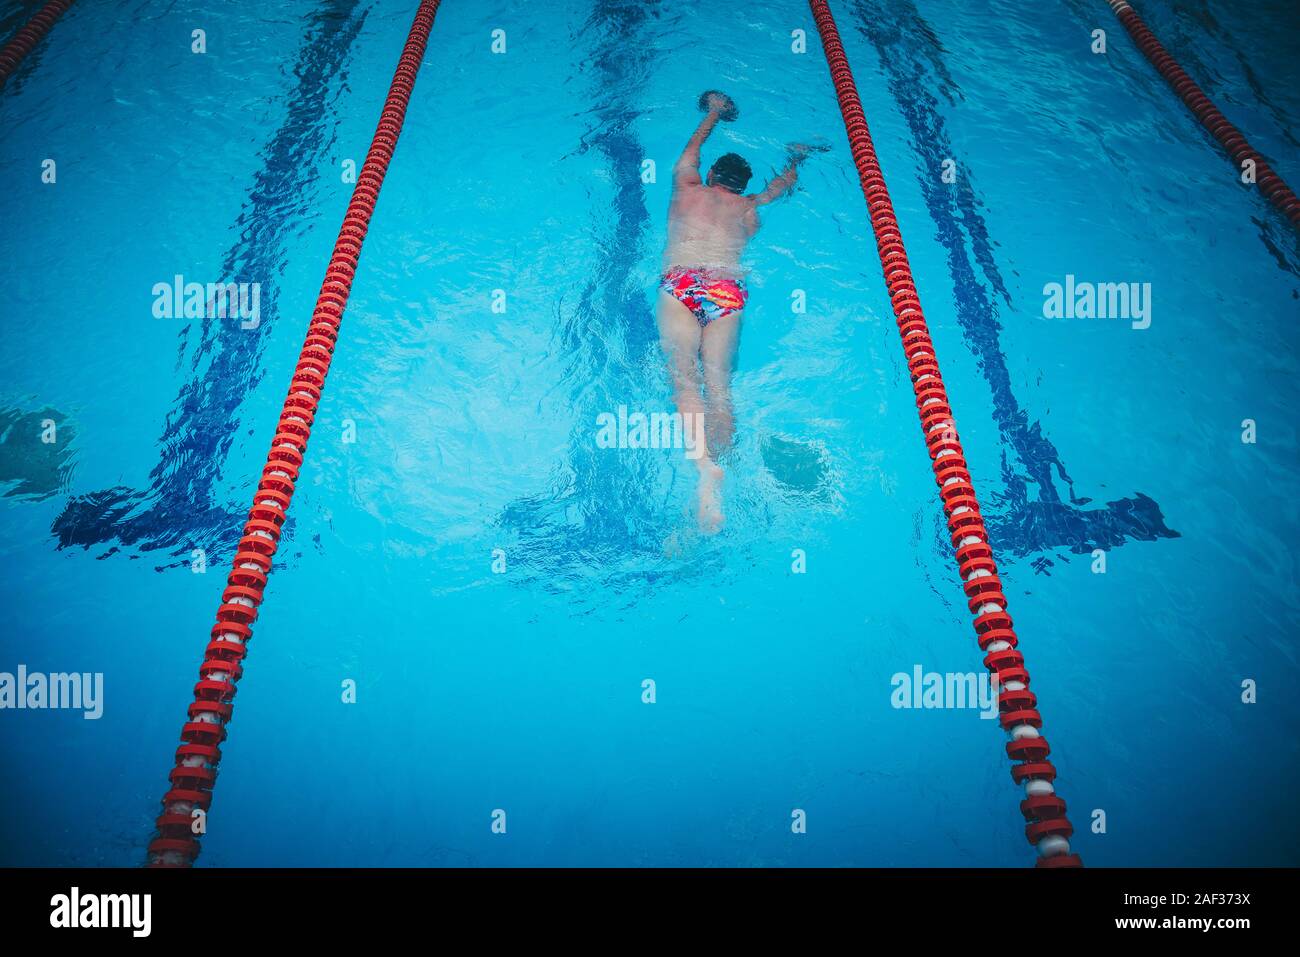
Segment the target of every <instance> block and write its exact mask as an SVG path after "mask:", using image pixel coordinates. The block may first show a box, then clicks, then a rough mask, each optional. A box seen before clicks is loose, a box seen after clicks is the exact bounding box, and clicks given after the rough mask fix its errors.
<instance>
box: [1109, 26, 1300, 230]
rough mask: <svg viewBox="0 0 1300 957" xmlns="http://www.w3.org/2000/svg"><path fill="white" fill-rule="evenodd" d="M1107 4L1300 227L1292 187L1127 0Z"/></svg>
mask: <svg viewBox="0 0 1300 957" xmlns="http://www.w3.org/2000/svg"><path fill="white" fill-rule="evenodd" d="M1106 2H1107V3H1108V4H1110V8H1111V9H1112V10H1114V11H1115V16H1117V17H1119V22H1120V23H1122V24H1124V29H1125V30H1127V31H1128V32H1129V36H1131V37H1132V38H1133V42H1134V43H1136V44H1137V45H1138V49H1139V50H1141V51H1142V52H1143V53H1144V54H1146V58H1147V59H1148V60H1150V61H1151V63H1152V64H1153V65H1154V66H1155V68H1156V69H1157V70H1158V71H1159V72H1160V75H1161V76H1163V77H1164V78H1165V82H1167V83H1168V84H1169V85H1170V86H1171V87H1172V88H1173V91H1174V92H1175V93H1177V94H1178V95H1179V97H1181V98H1182V101H1183V102H1184V103H1186V104H1187V108H1188V109H1189V110H1191V111H1192V114H1193V115H1194V116H1195V117H1196V118H1197V119H1198V120H1200V121H1201V125H1202V126H1204V127H1205V128H1206V129H1207V130H1209V131H1210V133H1212V134H1213V135H1214V138H1215V139H1216V140H1218V141H1219V143H1220V144H1222V146H1223V148H1224V149H1225V150H1227V151H1228V155H1229V156H1231V157H1232V158H1233V159H1234V160H1236V162H1237V167H1238V168H1239V169H1240V168H1241V165H1242V164H1243V163H1244V162H1245V161H1246V160H1254V161H1255V184H1256V185H1257V186H1258V187H1259V188H1260V190H1261V191H1262V192H1263V193H1264V195H1265V196H1267V197H1268V200H1269V202H1271V203H1272V204H1273V205H1274V206H1276V207H1277V208H1278V209H1280V210H1281V211H1282V213H1283V215H1285V216H1286V217H1287V219H1289V220H1291V222H1292V223H1294V224H1296V225H1297V226H1300V199H1297V198H1296V194H1295V193H1293V192H1291V187H1289V186H1287V184H1286V183H1285V182H1283V180H1282V177H1280V176H1278V175H1277V173H1275V172H1273V169H1272V167H1270V166H1269V165H1268V163H1266V162H1265V161H1264V157H1262V156H1260V155H1259V153H1258V152H1256V151H1255V149H1254V148H1253V147H1252V146H1251V145H1250V144H1249V143H1247V142H1246V137H1244V136H1242V135H1241V131H1240V130H1239V129H1237V128H1236V127H1235V126H1233V125H1232V124H1231V123H1229V122H1228V120H1227V118H1226V117H1224V115H1223V114H1222V113H1220V112H1219V110H1218V107H1216V106H1215V105H1214V104H1213V103H1212V102H1210V98H1209V97H1208V96H1206V95H1205V94H1204V93H1203V92H1202V91H1201V88H1200V87H1199V86H1197V85H1196V83H1195V82H1194V81H1193V80H1192V78H1191V77H1190V76H1188V75H1187V74H1186V73H1185V72H1183V68H1182V67H1180V66H1179V65H1178V61H1177V60H1175V59H1174V58H1173V57H1172V56H1170V55H1169V53H1168V52H1167V51H1166V50H1165V48H1164V47H1163V46H1161V45H1160V41H1159V40H1157V39H1156V37H1155V34H1153V33H1152V32H1151V31H1150V29H1148V28H1147V25H1146V23H1144V22H1143V20H1142V18H1141V17H1139V16H1138V15H1137V13H1136V12H1135V11H1134V10H1133V8H1132V7H1131V6H1129V5H1128V3H1127V2H1126V0H1106Z"/></svg>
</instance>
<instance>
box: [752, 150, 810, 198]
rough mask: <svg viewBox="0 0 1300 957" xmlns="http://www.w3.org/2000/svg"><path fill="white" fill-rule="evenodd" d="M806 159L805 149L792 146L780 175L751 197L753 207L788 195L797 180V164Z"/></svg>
mask: <svg viewBox="0 0 1300 957" xmlns="http://www.w3.org/2000/svg"><path fill="white" fill-rule="evenodd" d="M807 158H808V152H807V149H806V148H804V147H799V146H792V147H791V148H790V158H789V159H788V160H787V161H786V164H785V169H783V170H781V175H780V176H777V177H776V178H775V179H773V180H772V181H771V182H769V183H768V184H767V189H765V190H763V192H761V193H755V194H754V195H753V196H752V197H751V199H753V200H754V205H755V206H762V205H764V204H765V203H770V202H772V201H773V200H774V199H780V198H781V197H782V196H784V195H785V194H786V193H788V192H789V191H790V190H791V189H792V188H793V187H794V184H795V182H796V181H797V180H798V179H799V164H800V163H802V162H803V161H804V160H806V159H807Z"/></svg>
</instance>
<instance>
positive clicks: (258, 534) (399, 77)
mask: <svg viewBox="0 0 1300 957" xmlns="http://www.w3.org/2000/svg"><path fill="white" fill-rule="evenodd" d="M439 2H440V0H423V2H422V3H421V4H420V8H419V10H418V11H416V14H415V22H414V23H413V24H412V25H411V30H410V33H409V35H408V36H407V40H406V46H405V48H403V50H402V56H401V59H400V60H399V61H398V64H397V71H396V72H395V73H394V75H393V82H392V85H391V86H390V87H389V90H388V99H387V100H386V101H385V102H384V109H383V113H382V115H381V117H380V120H379V127H378V129H376V130H375V135H374V139H373V140H372V141H371V143H370V152H369V153H368V154H367V155H366V161H365V163H364V164H363V165H362V167H361V175H359V176H358V177H357V184H356V187H355V188H354V189H353V191H352V200H351V202H350V203H349V204H348V211H347V215H345V216H344V217H343V225H342V227H341V228H340V229H339V235H338V240H337V241H336V242H335V244H334V253H333V255H332V256H331V257H330V262H329V266H328V267H327V268H326V270H325V280H324V281H323V282H322V283H321V289H320V297H319V298H318V299H317V300H316V308H315V310H314V311H313V313H312V318H311V324H310V325H309V326H308V327H307V338H306V340H305V341H304V342H303V346H302V352H301V353H300V354H299V356H298V365H297V368H296V369H295V370H294V374H293V380H292V381H291V383H290V385H289V395H288V397H287V398H285V400H284V408H283V410H282V411H281V413H280V420H279V423H278V425H277V426H276V431H275V437H274V438H273V439H271V451H270V452H269V453H268V455H267V457H266V467H265V468H263V469H262V479H261V481H260V482H259V483H258V486H257V492H256V493H255V494H254V496H253V506H252V508H251V509H250V510H249V513H248V522H247V523H246V524H245V525H244V535H243V537H242V538H241V539H240V541H239V549H238V551H237V552H236V554H235V560H234V567H233V568H232V569H231V571H230V575H229V577H228V578H227V579H226V590H225V591H224V592H223V593H222V596H221V606H220V607H219V608H218V609H217V622H216V624H215V625H213V627H212V640H211V641H210V642H209V643H208V646H207V649H206V651H205V653H204V656H203V663H202V664H201V665H200V666H199V682H198V684H196V685H195V686H194V703H193V704H191V705H190V707H189V721H187V722H186V723H185V724H184V725H183V726H182V727H181V741H182V743H181V745H180V747H179V748H177V750H176V766H175V767H174V768H172V771H171V775H170V778H171V789H170V790H169V791H168V792H167V793H166V794H165V795H164V796H163V800H162V803H163V813H162V814H161V815H160V816H159V817H158V820H157V822H156V824H157V828H158V836H157V837H156V838H155V839H154V840H153V841H151V842H150V844H149V864H150V865H151V866H160V867H187V866H189V865H190V864H192V863H193V862H194V858H195V857H197V856H198V853H199V842H198V840H197V838H196V836H195V835H194V834H193V833H192V831H191V827H192V824H193V820H194V817H193V811H194V810H195V809H196V808H202V809H203V811H204V812H205V813H206V811H207V810H208V808H209V807H210V806H211V802H212V788H213V785H214V784H215V783H216V779H217V765H218V764H219V763H220V761H221V751H220V749H219V747H218V745H220V744H221V743H222V742H223V741H224V740H225V738H226V725H228V724H229V723H230V718H231V711H232V709H233V707H234V703H233V702H234V698H235V684H236V682H237V681H239V678H240V677H241V676H242V674H243V665H242V663H243V659H244V655H245V654H246V653H247V650H248V641H249V639H250V638H251V637H252V633H253V632H252V624H253V620H254V619H255V618H256V617H257V609H258V606H259V605H260V604H261V603H262V591H263V589H264V588H265V587H266V578H267V575H269V574H270V573H271V563H272V559H273V558H274V556H275V550H276V547H277V545H278V544H279V540H280V531H281V528H282V527H283V525H284V520H285V514H286V513H287V512H288V510H289V502H290V500H291V499H292V498H293V489H294V483H295V482H296V481H297V479H298V471H299V469H300V468H301V467H302V461H303V456H304V454H305V453H306V451H307V439H308V437H309V436H310V434H311V425H312V420H313V419H314V418H315V415H316V407H317V404H318V403H319V402H320V397H321V390H322V389H323V388H324V386H325V376H326V375H327V374H328V372H329V367H330V359H331V357H332V356H333V354H334V343H335V342H336V340H337V339H338V330H339V324H340V323H341V322H342V319H343V310H344V307H346V306H347V302H348V294H349V293H350V292H351V290H352V278H353V276H354V275H355V273H356V268H357V259H358V257H359V256H360V255H361V244H362V242H363V241H364V240H365V237H366V230H367V229H368V228H369V225H370V216H371V214H372V213H373V212H374V210H375V201H376V200H377V199H378V197H379V189H380V187H381V186H383V183H384V174H385V173H386V172H387V170H388V164H389V162H390V161H391V160H392V158H393V150H394V148H395V147H396V146H397V138H398V136H399V135H400V134H401V132H402V123H403V121H404V120H405V118H406V107H407V104H408V103H409V102H410V98H411V91H412V90H413V89H414V88H415V78H416V74H417V73H418V72H419V69H420V63H421V61H423V59H424V51H425V47H426V45H427V44H428V40H429V30H430V29H431V28H432V27H433V18H434V15H435V14H436V13H437V12H438V4H439Z"/></svg>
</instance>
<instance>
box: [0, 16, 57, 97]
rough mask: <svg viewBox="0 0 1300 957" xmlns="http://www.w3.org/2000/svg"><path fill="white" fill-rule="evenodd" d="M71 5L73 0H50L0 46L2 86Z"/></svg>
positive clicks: (0, 78) (0, 79)
mask: <svg viewBox="0 0 1300 957" xmlns="http://www.w3.org/2000/svg"><path fill="white" fill-rule="evenodd" d="M70 6H72V0H50V2H49V3H47V4H46V5H45V6H43V7H41V9H40V11H39V12H38V13H37V14H36V15H35V16H34V17H32V18H31V19H30V20H28V21H27V25H26V26H24V27H23V28H22V29H21V30H19V31H18V32H17V33H15V34H14V35H13V36H12V37H10V38H9V42H8V43H6V44H5V45H4V47H3V48H0V87H3V86H4V85H5V81H7V80H8V79H9V77H10V75H11V74H12V73H13V72H14V70H16V69H18V64H19V63H21V62H22V61H23V57H25V56H27V54H29V53H31V52H32V47H34V46H36V44H38V43H40V42H41V37H43V36H45V34H46V33H48V32H49V29H50V27H52V26H54V21H55V20H57V19H59V17H61V16H62V15H63V14H64V12H65V11H66V10H67V9H68V7H70Z"/></svg>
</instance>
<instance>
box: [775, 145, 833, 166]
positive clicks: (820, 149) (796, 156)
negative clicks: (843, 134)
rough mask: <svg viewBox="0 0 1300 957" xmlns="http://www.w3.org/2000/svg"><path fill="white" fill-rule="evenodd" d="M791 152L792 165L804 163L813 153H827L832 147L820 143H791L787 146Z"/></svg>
mask: <svg viewBox="0 0 1300 957" xmlns="http://www.w3.org/2000/svg"><path fill="white" fill-rule="evenodd" d="M786 150H787V151H788V152H789V156H790V162H791V163H802V162H803V161H804V160H806V159H807V158H808V157H809V156H810V155H812V154H813V153H825V152H828V151H829V150H830V146H829V145H828V144H826V143H823V142H820V141H814V142H812V143H790V144H789V145H788V146H786Z"/></svg>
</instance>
